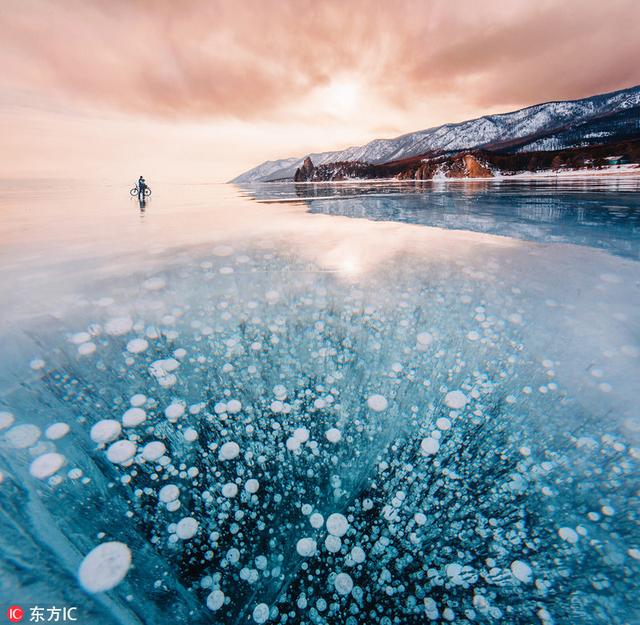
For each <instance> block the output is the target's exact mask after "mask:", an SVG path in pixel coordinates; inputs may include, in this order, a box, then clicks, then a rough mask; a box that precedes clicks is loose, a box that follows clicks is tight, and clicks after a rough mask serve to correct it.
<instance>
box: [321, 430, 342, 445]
mask: <svg viewBox="0 0 640 625" xmlns="http://www.w3.org/2000/svg"><path fill="white" fill-rule="evenodd" d="M324 435H325V436H326V437H327V440H328V441H329V442H330V443H339V442H340V440H341V439H342V432H340V430H339V429H338V428H329V429H328V430H327V431H326V432H325V433H324Z"/></svg>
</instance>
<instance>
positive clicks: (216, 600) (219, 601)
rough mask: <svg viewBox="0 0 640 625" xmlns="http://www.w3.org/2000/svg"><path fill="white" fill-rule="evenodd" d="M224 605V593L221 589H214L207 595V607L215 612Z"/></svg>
mask: <svg viewBox="0 0 640 625" xmlns="http://www.w3.org/2000/svg"><path fill="white" fill-rule="evenodd" d="M223 605H224V593H223V592H222V591H221V590H220V589H216V590H213V591H212V592H211V593H209V596H208V597H207V607H208V608H209V609H210V610H212V611H213V612H215V611H216V610H219V609H220V608H221V607H222V606H223Z"/></svg>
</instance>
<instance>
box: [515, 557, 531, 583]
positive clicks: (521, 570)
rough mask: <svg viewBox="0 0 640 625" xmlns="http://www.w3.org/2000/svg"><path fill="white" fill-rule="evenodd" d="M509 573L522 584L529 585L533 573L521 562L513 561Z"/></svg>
mask: <svg viewBox="0 0 640 625" xmlns="http://www.w3.org/2000/svg"><path fill="white" fill-rule="evenodd" d="M511 573H512V574H513V576H514V577H515V578H516V579H517V580H519V581H521V582H523V583H524V584H528V583H530V582H531V579H532V577H533V571H532V570H531V567H530V566H529V565H528V564H527V563H526V562H523V561H522V560H514V561H513V562H512V563H511Z"/></svg>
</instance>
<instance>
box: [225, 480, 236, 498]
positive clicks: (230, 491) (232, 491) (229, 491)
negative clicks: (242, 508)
mask: <svg viewBox="0 0 640 625" xmlns="http://www.w3.org/2000/svg"><path fill="white" fill-rule="evenodd" d="M222 494H223V496H225V497H227V498H228V499H232V498H233V497H235V496H236V495H237V494H238V486H237V484H234V483H233V482H228V483H227V484H225V485H224V486H223V487H222Z"/></svg>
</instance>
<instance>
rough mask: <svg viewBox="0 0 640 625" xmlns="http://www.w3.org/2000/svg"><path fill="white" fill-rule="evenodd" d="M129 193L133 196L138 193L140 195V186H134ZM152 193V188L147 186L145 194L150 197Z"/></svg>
mask: <svg viewBox="0 0 640 625" xmlns="http://www.w3.org/2000/svg"><path fill="white" fill-rule="evenodd" d="M129 195H132V196H133V197H135V196H136V195H140V192H139V191H138V187H133V189H131V191H129ZM150 195H151V189H150V188H149V187H145V189H144V196H145V197H149V196H150Z"/></svg>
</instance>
